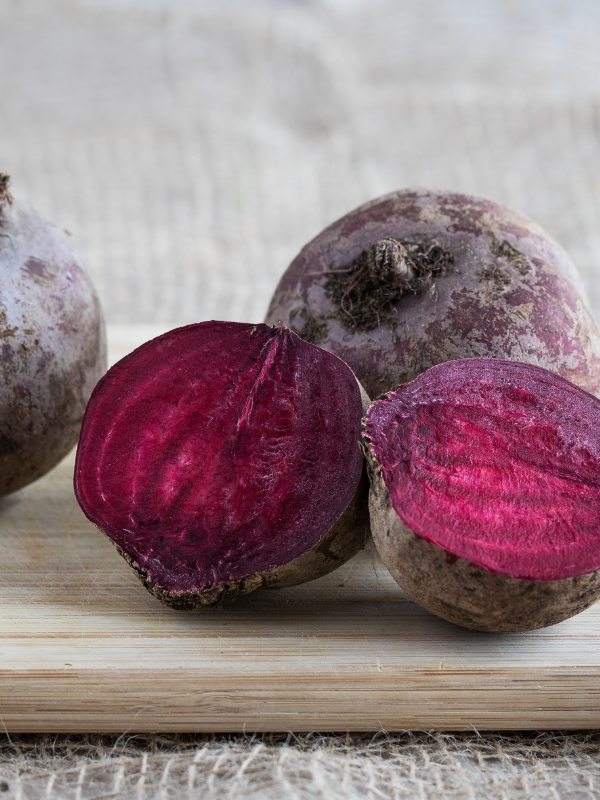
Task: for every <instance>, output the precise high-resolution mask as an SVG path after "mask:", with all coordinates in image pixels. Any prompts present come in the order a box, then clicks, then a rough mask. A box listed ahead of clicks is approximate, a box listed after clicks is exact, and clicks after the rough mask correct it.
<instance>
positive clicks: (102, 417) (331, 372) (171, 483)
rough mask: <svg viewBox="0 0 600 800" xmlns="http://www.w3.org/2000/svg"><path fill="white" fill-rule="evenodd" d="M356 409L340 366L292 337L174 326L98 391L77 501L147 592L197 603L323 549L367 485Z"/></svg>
mask: <svg viewBox="0 0 600 800" xmlns="http://www.w3.org/2000/svg"><path fill="white" fill-rule="evenodd" d="M362 407H363V406H362V401H361V393H360V389H359V386H358V383H357V381H356V379H355V377H354V375H353V374H352V372H351V370H350V369H349V368H348V367H347V366H346V364H344V363H343V362H342V361H341V360H340V359H339V358H337V357H335V356H332V355H331V354H329V353H327V352H325V351H323V350H321V349H320V348H318V347H315V346H314V345H311V344H308V343H306V342H304V341H302V340H301V339H300V338H299V337H298V336H296V335H295V334H294V333H292V332H291V331H289V330H288V329H286V328H283V327H279V328H271V327H269V326H267V325H264V324H260V325H249V324H241V323H232V322H206V323H200V324H197V325H190V326H188V327H185V328H180V329H177V330H174V331H171V332H170V333H168V334H165V335H164V336H161V337H159V338H157V339H154V340H153V341H151V342H148V343H147V344H145V345H143V346H142V347H140V348H139V349H138V350H136V351H135V352H133V353H132V354H131V355H129V356H127V357H126V358H124V359H123V360H122V361H120V362H119V363H118V364H117V365H116V366H114V367H113V368H112V369H111V370H110V371H109V372H108V373H107V375H106V376H105V377H104V378H103V379H102V380H101V381H100V383H99V384H98V386H97V387H96V389H95V391H94V393H93V395H92V398H91V400H90V403H89V405H88V409H87V411H86V415H85V419H84V423H83V428H82V434H81V440H80V444H79V449H78V453H77V463H76V470H75V490H76V495H77V498H78V500H79V503H80V504H81V507H82V508H83V510H84V512H85V514H86V515H87V516H88V518H89V519H90V520H91V521H92V522H94V523H95V524H96V525H97V526H98V527H100V528H101V529H102V530H103V531H104V532H105V533H106V534H107V535H108V536H109V538H110V539H112V541H113V542H114V543H115V544H116V545H117V546H118V547H119V548H121V549H122V550H123V551H124V554H125V555H126V557H128V560H129V561H130V562H135V564H134V566H135V568H136V569H137V570H138V571H139V572H141V573H143V576H144V579H145V582H146V584H147V586H148V588H150V589H151V591H153V590H156V589H158V590H160V592H162V593H166V594H167V595H169V594H171V595H173V596H185V595H195V594H199V595H202V593H203V592H206V591H207V590H209V589H210V588H211V587H215V586H219V585H223V584H232V583H235V582H236V581H240V580H242V579H244V578H245V577H247V576H249V575H256V574H259V573H265V572H266V571H269V570H273V569H276V568H278V567H280V566H281V565H286V564H289V562H292V561H294V559H297V558H298V557H301V556H303V554H306V553H307V552H308V551H310V550H311V549H312V548H314V547H315V546H318V545H319V543H320V542H321V541H322V540H323V537H324V536H325V535H326V534H327V532H328V531H330V529H331V528H332V526H334V524H335V523H336V522H337V521H338V520H339V518H340V517H341V515H342V514H343V512H344V511H345V510H346V509H347V507H348V506H349V504H350V503H351V501H352V499H353V497H354V496H355V493H356V492H357V489H358V487H359V483H360V481H361V473H362V467H363V459H362V455H361V453H360V450H359V447H358V441H359V439H360V428H361V416H362ZM353 554H354V553H352V555H353ZM151 587H153V588H151ZM254 588H257V587H254ZM155 593H156V591H155ZM161 599H164V598H162V597H161ZM171 599H172V598H171ZM171 604H174V603H171ZM198 604H203V602H199V603H198Z"/></svg>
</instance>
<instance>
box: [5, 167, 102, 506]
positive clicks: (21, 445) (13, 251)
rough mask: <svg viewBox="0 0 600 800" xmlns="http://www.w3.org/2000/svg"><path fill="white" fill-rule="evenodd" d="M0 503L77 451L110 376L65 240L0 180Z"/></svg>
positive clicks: (97, 318) (96, 316)
mask: <svg viewBox="0 0 600 800" xmlns="http://www.w3.org/2000/svg"><path fill="white" fill-rule="evenodd" d="M0 370H1V374H2V385H1V387H0V496H2V495H6V494H8V493H10V492H14V491H16V490H17V489H20V488H21V487H22V486H25V485H26V484H28V483H30V482H31V481H33V480H35V479H36V478H39V477H40V476H42V475H43V474H44V473H46V472H47V471H48V470H49V469H51V468H52V467H53V466H54V465H55V464H57V463H58V462H59V461H60V460H61V459H62V458H63V456H65V455H66V454H67V453H68V452H69V450H71V449H72V448H73V447H74V446H75V444H76V442H77V437H78V436H79V429H80V427H81V421H82V419H83V413H84V411H85V407H86V403H87V401H88V399H89V397H90V394H91V392H92V389H93V388H94V386H95V384H96V383H97V381H98V380H99V378H100V377H101V376H102V374H103V373H104V371H105V370H106V339H105V333H104V322H103V319H102V312H101V310H100V304H99V302H98V298H97V296H96V293H95V292H94V288H93V286H92V284H91V282H90V280H89V278H88V277H87V275H86V274H85V272H84V271H83V270H82V269H81V267H80V266H79V265H78V264H77V262H76V260H75V256H74V254H73V249H72V247H71V244H70V242H69V240H68V238H67V236H66V235H65V234H64V233H63V232H62V231H59V230H58V229H57V228H55V227H54V226H53V225H50V224H49V223H48V222H46V221H45V220H44V219H42V217H41V216H40V215H39V214H38V213H37V212H36V211H33V210H31V209H28V208H25V207H23V206H22V205H21V204H20V203H18V202H17V201H16V200H13V198H12V196H11V195H10V193H9V191H8V177H7V176H6V175H0Z"/></svg>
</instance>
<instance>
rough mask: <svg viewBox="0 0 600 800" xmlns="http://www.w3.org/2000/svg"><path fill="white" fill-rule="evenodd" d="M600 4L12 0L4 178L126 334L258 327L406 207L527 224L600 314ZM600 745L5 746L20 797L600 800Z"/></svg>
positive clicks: (209, 742)
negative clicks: (372, 203)
mask: <svg viewBox="0 0 600 800" xmlns="http://www.w3.org/2000/svg"><path fill="white" fill-rule="evenodd" d="M599 75H600V6H599V5H598V3H596V2H595V0H553V2H509V0H451V2H444V3H441V2H438V0H402V2H398V1H397V0H387V1H386V0H369V2H360V0H337V1H334V0H329V2H325V0H323V2H320V3H319V2H316V1H315V2H310V1H309V0H306V1H305V2H296V3H294V2H283V1H282V2H280V3H274V2H272V3H260V2H249V1H248V2H243V3H233V2H220V3H213V4H210V3H206V2H205V3H203V2H199V0H197V2H191V0H190V2H184V0H171V1H170V2H168V0H147V2H143V0H137V1H136V0H120V2H117V0H113V2H109V0H105V1H104V2H100V0H97V2H94V1H93V0H85V1H84V0H81V2H76V0H0V123H1V124H0V171H3V172H8V173H10V174H11V175H12V178H13V191H14V193H15V194H16V195H17V196H19V197H20V198H21V199H23V200H25V201H27V202H29V203H31V204H32V205H35V206H36V207H38V208H39V209H40V210H41V211H42V212H43V213H44V214H45V215H46V216H47V217H49V218H50V219H52V220H54V221H55V222H56V223H57V224H59V225H61V226H62V227H64V228H67V229H68V230H69V231H70V232H72V234H73V240H74V242H75V244H76V246H77V249H78V251H79V253H80V255H81V257H82V260H83V262H84V264H85V265H86V266H87V268H88V269H89V271H90V273H91V275H92V277H93V280H94V282H95V284H96V286H97V288H98V291H99V293H100V296H101V300H102V303H103V306H104V309H105V313H106V317H107V319H108V320H109V322H113V323H148V324H160V325H164V326H169V325H175V324H184V323H188V322H194V321H198V320H201V319H208V318H221V319H237V320H245V321H258V320H260V319H261V318H262V316H263V314H264V312H265V310H266V307H267V304H268V300H269V297H270V294H271V292H272V291H273V288H274V287H275V284H276V282H277V280H278V278H279V275H280V274H281V272H282V270H283V269H284V268H285V267H286V265H287V263H289V261H290V259H291V258H292V257H293V256H294V255H295V254H296V253H297V252H298V250H299V249H300V248H301V247H302V245H303V244H305V243H306V242H307V241H308V240H309V239H310V238H311V237H312V236H314V235H316V234H317V233H318V232H319V230H320V229H321V228H322V227H323V226H325V225H326V224H328V223H330V222H331V221H333V220H334V219H335V218H337V217H338V216H340V215H341V214H343V213H345V212H346V211H348V210H350V209H351V208H352V207H354V206H356V205H358V204H359V203H361V202H364V201H366V200H369V199H371V198H372V197H375V196H378V195H381V194H383V193H385V192H388V191H391V190H394V189H397V188H401V187H404V186H426V187H431V188H452V189H457V190H461V191H466V192H471V193H474V194H480V195H484V196H487V197H490V198H493V199H495V200H497V201H500V202H503V203H507V204H509V205H511V206H514V207H516V208H518V209H519V210H521V211H524V212H525V213H527V214H529V215H530V216H531V217H533V218H534V219H535V220H536V221H538V222H540V223H541V224H543V225H544V226H545V227H546V228H547V229H548V230H549V231H550V232H551V233H552V234H553V235H554V236H555V237H556V238H557V239H558V240H559V241H560V242H561V244H563V246H565V247H566V249H567V250H568V251H569V253H570V254H571V256H572V258H573V260H574V261H575V263H576V265H577V267H578V268H579V269H580V271H581V273H582V275H583V278H584V281H585V283H586V286H587V289H588V292H589V295H590V300H591V304H592V307H593V308H594V310H595V312H596V316H597V317H598V316H600V280H598V278H599V272H598V271H599V265H600V81H599V80H598V78H599ZM599 753H600V738H599V737H598V735H597V734H584V733H579V734H572V735H571V734H564V733H563V734H549V733H540V734H515V735H508V734H503V735H501V734H494V735H492V734H482V735H481V736H480V735H477V734H476V733H475V732H474V733H470V734H464V733H463V734H456V735H450V734H431V735H429V734H390V735H386V734H384V733H381V734H379V735H377V736H376V737H375V738H372V737H371V736H367V737H358V736H354V737H345V736H335V737H334V736H331V737H322V736H319V735H314V736H304V735H303V736H301V737H294V736H292V735H290V736H289V737H287V738H286V737H285V736H284V737H271V738H269V737H262V738H255V739H248V738H243V737H241V738H236V737H229V738H216V737H215V738H211V737H205V738H201V737H197V738H195V739H194V737H188V738H185V737H180V736H175V735H173V736H166V735H165V736H159V735H156V736H147V737H133V736H129V735H128V736H123V737H121V738H120V739H110V738H103V739H102V738H94V737H81V738H73V737H17V738H15V737H11V738H9V737H5V738H3V739H2V744H1V749H0V798H3V797H6V798H7V800H9V799H10V800H13V799H14V800H29V798H32V799H33V798H36V799H37V798H40V800H41V798H45V799H46V800H56V799H57V798H60V799H62V798H64V799H65V800H70V799H71V798H73V800H92V798H93V799H94V800H100V798H117V799H118V800H124V799H125V798H132V800H133V798H135V800H144V799H145V800H150V798H152V799H154V798H186V797H189V798H219V799H221V798H223V799H224V798H247V799H248V800H250V798H257V799H258V798H260V799H261V800H271V798H273V799H275V798H277V800H288V798H289V799H290V800H292V798H295V799H296V800H305V798H306V800H313V799H315V798H340V800H344V798H369V800H375V799H376V798H439V799H440V800H446V799H449V798H484V797H485V798H499V799H500V798H502V800H504V798H507V799H508V798H540V799H542V798H543V799H544V800H545V799H546V798H563V797H564V798H569V799H572V800H576V799H577V798H596V797H600V788H597V787H600V757H599Z"/></svg>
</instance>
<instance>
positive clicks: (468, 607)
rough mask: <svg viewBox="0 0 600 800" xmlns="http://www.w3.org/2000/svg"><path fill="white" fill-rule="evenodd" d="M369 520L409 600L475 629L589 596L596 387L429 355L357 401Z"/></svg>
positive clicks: (547, 619) (597, 584) (599, 429)
mask: <svg viewBox="0 0 600 800" xmlns="http://www.w3.org/2000/svg"><path fill="white" fill-rule="evenodd" d="M364 439H365V442H366V445H365V451H366V453H367V458H368V460H369V464H370V473H371V478H372V488H371V495H370V501H369V502H370V511H371V526H372V530H373V538H374V540H375V544H376V546H377V548H378V550H379V552H380V554H381V556H382V558H383V561H384V562H385V564H386V565H387V567H388V569H389V570H390V572H391V573H392V575H393V576H394V578H395V579H396V580H397V582H398V583H399V584H400V586H402V588H403V589H404V590H405V591H406V592H407V593H408V594H409V595H410V596H411V597H412V598H413V599H414V600H416V601H417V602H418V603H420V604H421V605H422V606H424V607H425V608H427V609H429V610H430V611H433V612H434V613H436V614H438V615H439V616H440V617H443V618H444V619H447V620H449V621H451V622H455V623H457V624H459V625H463V626H465V627H467V628H475V629H478V630H483V631H520V630H530V629H534V628H540V627H544V626H546V625H553V624H554V623H556V622H560V621H561V620H563V619H566V618H567V617H570V616H572V615H573V614H576V613H578V612H579V611H582V610H583V609H585V608H587V607H588V606H589V605H591V604H592V603H593V602H595V601H596V600H597V599H598V597H600V401H599V400H597V399H596V398H595V397H593V396H592V395H590V394H588V393H587V392H585V391H583V390H582V389H580V388H579V387H577V386H575V385H574V384H572V383H570V382H569V381H566V380H564V379H563V378H560V377H559V376H557V375H555V374H553V373H551V372H549V371H547V370H544V369H541V368H539V367H534V366H531V365H529V364H523V363H519V362H514V361H506V360H493V359H465V360H461V361H453V362H448V363H445V364H442V365H440V366H436V367H433V368H432V369H430V370H428V371H427V372H425V373H424V374H423V375H421V376H420V377H418V378H416V379H415V380H414V381H412V382H411V383H408V384H406V385H404V386H400V387H399V388H398V389H396V390H395V391H392V392H389V393H388V394H387V395H385V397H384V398H382V399H380V400H377V401H376V402H375V403H373V405H372V406H371V407H370V408H369V411H368V413H367V416H366V420H365V424H364Z"/></svg>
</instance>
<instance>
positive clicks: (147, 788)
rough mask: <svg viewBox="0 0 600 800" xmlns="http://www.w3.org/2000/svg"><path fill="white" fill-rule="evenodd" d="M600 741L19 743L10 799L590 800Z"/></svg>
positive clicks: (597, 784) (535, 737) (4, 783)
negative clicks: (435, 799) (426, 799)
mask: <svg viewBox="0 0 600 800" xmlns="http://www.w3.org/2000/svg"><path fill="white" fill-rule="evenodd" d="M599 745H600V735H598V734H596V733H594V734H587V735H585V734H579V735H577V736H569V735H566V734H553V733H544V734H514V735H506V734H505V735H503V736H501V735H489V734H488V735H487V736H478V735H476V734H470V735H465V734H462V735H449V734H439V733H438V734H412V733H405V734H392V735H386V734H384V733H381V734H378V735H376V736H375V737H373V736H369V737H364V736H363V737H360V736H356V735H355V736H353V737H352V736H321V735H316V734H315V735H303V736H299V737H296V736H293V735H291V734H290V735H288V736H280V737H274V736H271V737H259V738H236V737H227V738H226V737H222V738H214V739H211V737H204V740H202V738H200V737H199V738H198V739H197V740H194V739H193V737H187V738H186V737H181V736H151V737H148V736H147V737H130V738H128V737H122V738H120V739H118V740H115V739H109V738H101V737H96V738H93V737H84V738H75V737H73V738H65V737H45V738H42V739H41V738H32V739H29V740H28V739H23V738H21V739H18V740H15V741H14V742H13V744H12V745H10V744H8V743H6V744H5V745H4V746H3V748H2V751H3V752H2V755H3V761H4V764H3V769H2V777H1V778H0V792H2V794H0V796H1V797H5V798H7V800H34V799H35V800H51V799H52V798H54V800H56V799H57V798H60V800H101V799H102V800H104V799H105V798H106V799H108V798H119V800H180V798H181V799H182V800H183V799H184V798H190V800H191V799H192V798H202V800H208V799H209V798H211V800H212V798H214V799H215V800H225V798H236V799H237V798H240V799H241V798H246V799H247V800H328V799H329V798H335V800H359V798H360V799H361V800H363V798H364V800H380V798H386V800H387V798H390V800H413V798H414V799H415V800H416V799H417V798H418V799H420V800H425V798H439V800H459V798H460V799H461V800H462V798H469V799H472V800H481V799H482V798H489V800H506V798H523V800H525V798H527V800H532V799H533V798H535V799H536V800H538V799H539V800H549V799H552V798H562V797H564V798H569V800H584V798H585V800H589V798H597V797H598V796H599V794H598V793H599V791H600V756H599V754H598V753H599Z"/></svg>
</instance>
